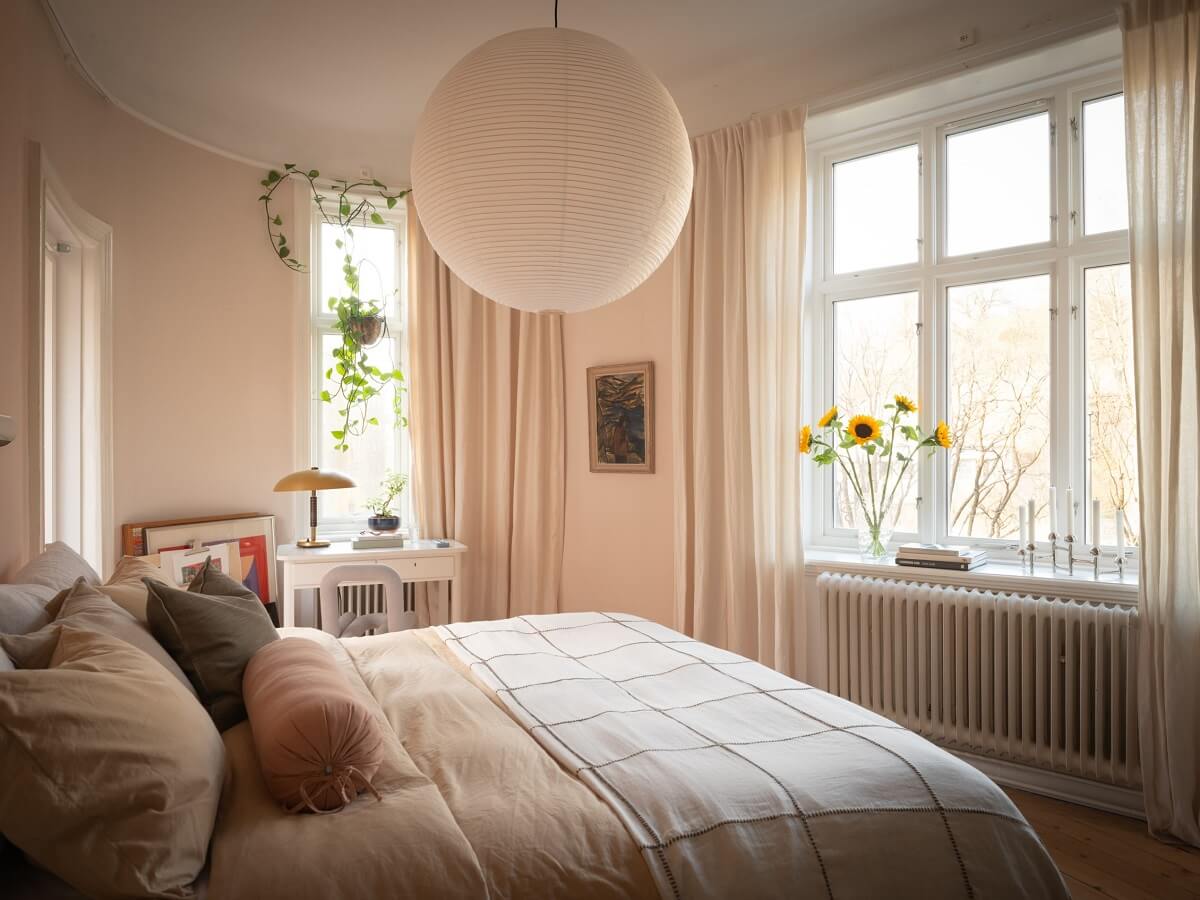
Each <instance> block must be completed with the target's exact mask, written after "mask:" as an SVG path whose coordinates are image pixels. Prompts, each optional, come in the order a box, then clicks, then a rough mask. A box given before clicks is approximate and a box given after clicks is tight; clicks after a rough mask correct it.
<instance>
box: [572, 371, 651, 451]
mask: <svg viewBox="0 0 1200 900" xmlns="http://www.w3.org/2000/svg"><path fill="white" fill-rule="evenodd" d="M587 390H588V454H589V463H590V468H591V471H593V472H627V473H630V474H645V475H651V474H653V473H654V363H653V362H639V363H626V364H624V365H615V366H592V367H591V368H589V369H588V370H587Z"/></svg>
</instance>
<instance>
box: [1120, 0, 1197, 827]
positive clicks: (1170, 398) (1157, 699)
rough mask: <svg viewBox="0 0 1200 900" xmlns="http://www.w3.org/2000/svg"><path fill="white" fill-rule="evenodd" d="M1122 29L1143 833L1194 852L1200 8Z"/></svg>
mask: <svg viewBox="0 0 1200 900" xmlns="http://www.w3.org/2000/svg"><path fill="white" fill-rule="evenodd" d="M1121 28H1122V31H1123V32H1124V57H1125V110H1126V113H1125V115H1126V142H1127V151H1128V159H1129V241H1130V253H1131V258H1132V273H1133V330H1134V369H1135V371H1136V373H1137V406H1138V458H1139V469H1140V478H1141V491H1142V496H1141V508H1142V522H1141V527H1142V562H1141V591H1140V623H1139V626H1140V635H1139V648H1138V649H1139V660H1138V692H1139V702H1138V712H1139V716H1140V731H1141V745H1142V746H1141V749H1142V779H1143V782H1144V785H1145V788H1144V790H1145V798H1146V813H1147V818H1148V819H1149V823H1150V829H1151V831H1153V832H1154V833H1155V834H1156V835H1158V836H1160V837H1172V838H1177V839H1180V840H1184V841H1187V842H1189V843H1191V844H1197V845H1200V784H1198V782H1200V756H1198V754H1197V750H1198V748H1200V454H1198V453H1197V448H1196V443H1197V422H1198V421H1200V418H1198V417H1200V405H1198V403H1197V397H1198V394H1200V374H1198V372H1197V363H1198V362H1200V358H1198V354H1197V348H1198V345H1200V332H1198V330H1197V329H1198V324H1197V319H1198V318H1200V296H1198V294H1197V283H1196V277H1197V252H1198V249H1197V231H1196V212H1197V206H1198V204H1197V189H1198V182H1197V173H1196V163H1197V157H1196V151H1197V147H1196V136H1197V135H1196V129H1197V127H1200V123H1198V122H1197V113H1198V112H1200V109H1198V108H1197V90H1198V88H1200V80H1198V65H1200V60H1198V59H1197V49H1198V45H1200V11H1198V5H1197V2H1196V0H1139V2H1133V3H1129V4H1127V5H1126V6H1125V7H1123V8H1122V10H1121Z"/></svg>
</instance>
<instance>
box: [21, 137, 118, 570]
mask: <svg viewBox="0 0 1200 900" xmlns="http://www.w3.org/2000/svg"><path fill="white" fill-rule="evenodd" d="M27 149H28V156H27V158H28V160H29V169H28V172H29V178H28V185H27V187H28V191H27V206H26V235H27V237H28V240H27V241H26V248H27V252H28V259H27V263H28V265H27V269H26V271H27V272H28V273H29V277H28V285H27V289H28V292H29V295H30V296H29V302H28V306H27V309H29V311H30V316H29V320H30V334H29V348H30V351H31V352H30V366H29V375H30V378H29V400H28V402H29V406H28V409H29V414H28V420H27V422H26V424H25V427H26V429H27V433H28V436H29V437H28V440H27V441H26V453H27V460H28V466H29V472H30V478H29V484H30V497H29V511H28V515H29V519H28V521H29V531H28V533H29V535H30V537H31V546H30V547H29V548H28V554H29V556H30V557H32V556H36V555H37V554H38V553H39V552H40V551H41V548H42V546H43V545H44V544H45V541H46V508H45V497H46V486H47V481H48V480H49V479H51V478H53V475H54V473H53V472H47V471H46V465H45V443H44V442H45V438H46V437H47V435H46V434H45V430H46V429H45V418H44V417H45V409H44V403H43V396H44V389H45V383H44V371H45V362H46V344H45V341H46V334H45V327H44V325H45V322H46V315H47V309H46V295H45V287H46V285H45V279H46V274H45V273H46V265H47V261H48V259H49V257H50V254H51V253H52V252H53V251H51V250H48V249H47V246H46V241H47V221H48V220H49V221H50V222H51V223H52V225H51V230H52V231H53V230H55V229H65V230H67V231H68V232H69V233H70V234H71V235H72V236H73V238H74V239H73V240H72V241H71V243H72V244H73V246H72V252H73V253H77V254H78V257H77V259H78V260H79V263H78V266H79V269H78V271H79V273H80V285H81V291H82V295H81V296H82V310H83V313H82V316H81V321H80V328H81V334H82V335H83V338H82V340H81V347H80V352H81V353H85V354H91V355H93V356H92V359H90V360H89V362H88V365H89V368H92V369H93V370H94V371H96V372H97V373H98V378H97V379H96V383H95V384H94V385H92V384H85V385H84V386H83V390H84V392H85V394H86V397H85V402H84V403H83V405H84V406H85V407H86V408H87V410H88V413H87V414H88V417H89V418H88V423H89V424H90V425H91V426H93V427H94V428H95V429H96V442H97V445H96V452H95V453H91V454H88V456H87V457H86V458H85V459H84V460H83V464H82V469H81V471H82V475H83V477H84V478H85V479H88V480H90V481H92V482H93V483H96V484H97V485H98V489H97V490H95V491H94V492H93V493H92V499H91V500H89V501H88V503H89V504H91V505H94V507H95V508H93V509H88V510H85V511H84V514H85V515H87V516H88V518H90V519H91V520H92V521H93V522H98V525H99V545H98V546H97V547H92V548H84V549H85V550H87V551H88V552H87V554H86V555H90V556H92V558H93V560H92V561H93V562H99V564H100V565H99V568H101V569H102V571H104V572H108V571H111V570H112V567H113V565H114V564H115V562H116V557H115V553H116V547H117V541H116V523H115V521H114V516H113V501H112V494H113V453H112V240H113V238H112V226H110V225H109V224H108V223H106V222H103V221H101V220H100V219H98V218H96V217H95V216H93V215H92V214H91V213H89V212H88V211H87V210H85V209H84V208H83V207H81V206H80V205H79V204H78V203H76V202H75V200H74V199H73V198H72V196H71V193H70V191H69V190H68V189H67V187H66V185H65V183H64V182H63V180H62V179H61V178H60V177H59V175H58V174H57V173H56V172H55V170H54V167H53V166H52V165H51V164H50V161H49V160H48V159H47V157H46V154H45V153H44V152H43V150H42V148H41V145H40V144H37V143H35V142H32V141H31V142H29V144H28V148H27ZM76 243H77V244H78V246H77V247H76V246H74V244H76ZM82 425H83V423H82V422H81V427H82ZM85 495H86V492H85Z"/></svg>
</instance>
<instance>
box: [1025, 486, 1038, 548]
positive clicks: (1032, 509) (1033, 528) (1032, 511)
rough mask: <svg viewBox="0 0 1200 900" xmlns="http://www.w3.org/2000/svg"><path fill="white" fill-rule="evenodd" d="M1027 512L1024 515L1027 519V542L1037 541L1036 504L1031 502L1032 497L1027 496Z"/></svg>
mask: <svg viewBox="0 0 1200 900" xmlns="http://www.w3.org/2000/svg"><path fill="white" fill-rule="evenodd" d="M1026 507H1027V512H1026V513H1025V517H1026V518H1027V519H1028V520H1029V543H1031V544H1032V543H1035V542H1036V541H1037V506H1036V505H1035V504H1034V502H1033V498H1032V497H1030V498H1029V503H1028V504H1026Z"/></svg>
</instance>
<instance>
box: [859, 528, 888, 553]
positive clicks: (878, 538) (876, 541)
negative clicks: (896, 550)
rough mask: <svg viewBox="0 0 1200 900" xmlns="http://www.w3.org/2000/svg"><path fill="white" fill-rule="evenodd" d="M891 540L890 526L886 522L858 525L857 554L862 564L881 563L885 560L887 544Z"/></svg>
mask: <svg viewBox="0 0 1200 900" xmlns="http://www.w3.org/2000/svg"><path fill="white" fill-rule="evenodd" d="M891 540H892V526H891V525H889V524H887V523H886V522H884V523H882V524H877V525H876V524H871V525H868V524H867V523H866V522H860V523H859V525H858V554H859V556H861V557H862V558H863V561H864V562H882V561H883V560H885V559H887V555H888V551H887V548H888V544H889V543H890V542H891Z"/></svg>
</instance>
